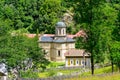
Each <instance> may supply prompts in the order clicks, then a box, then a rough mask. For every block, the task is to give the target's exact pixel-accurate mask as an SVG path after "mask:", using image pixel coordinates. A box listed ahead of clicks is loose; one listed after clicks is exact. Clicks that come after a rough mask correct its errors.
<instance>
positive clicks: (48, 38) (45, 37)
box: [40, 36, 53, 42]
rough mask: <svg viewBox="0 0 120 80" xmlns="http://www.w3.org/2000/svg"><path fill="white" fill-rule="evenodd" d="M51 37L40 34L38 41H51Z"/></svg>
mask: <svg viewBox="0 0 120 80" xmlns="http://www.w3.org/2000/svg"><path fill="white" fill-rule="evenodd" d="M52 41H53V38H52V37H48V36H42V37H41V40H40V42H52Z"/></svg>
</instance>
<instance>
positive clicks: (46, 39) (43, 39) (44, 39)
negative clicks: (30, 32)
mask: <svg viewBox="0 0 120 80" xmlns="http://www.w3.org/2000/svg"><path fill="white" fill-rule="evenodd" d="M39 41H40V42H56V43H61V42H75V40H73V39H72V38H67V39H64V38H58V39H54V36H53V37H51V36H41V37H40V39H39Z"/></svg>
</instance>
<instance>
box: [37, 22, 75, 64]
mask: <svg viewBox="0 0 120 80" xmlns="http://www.w3.org/2000/svg"><path fill="white" fill-rule="evenodd" d="M39 46H40V47H41V48H42V49H43V51H44V52H45V53H46V58H47V59H48V60H50V61H57V62H64V61H65V55H64V54H65V53H66V52H67V51H68V50H71V49H75V40H74V39H73V38H70V37H68V36H67V34H66V25H65V23H64V22H58V23H56V26H55V35H50V36H45V35H42V36H40V37H39Z"/></svg>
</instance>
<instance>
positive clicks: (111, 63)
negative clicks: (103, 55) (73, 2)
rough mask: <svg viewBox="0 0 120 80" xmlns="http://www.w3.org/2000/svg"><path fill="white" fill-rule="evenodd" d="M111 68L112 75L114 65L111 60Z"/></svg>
mask: <svg viewBox="0 0 120 80" xmlns="http://www.w3.org/2000/svg"><path fill="white" fill-rule="evenodd" d="M111 66H112V73H113V72H114V65H113V61H112V60H111Z"/></svg>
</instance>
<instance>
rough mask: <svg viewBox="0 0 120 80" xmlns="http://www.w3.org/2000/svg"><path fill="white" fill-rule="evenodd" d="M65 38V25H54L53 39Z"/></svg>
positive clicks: (62, 23) (60, 23)
mask: <svg viewBox="0 0 120 80" xmlns="http://www.w3.org/2000/svg"><path fill="white" fill-rule="evenodd" d="M63 37H66V25H65V23H64V22H58V23H56V29H55V38H63Z"/></svg>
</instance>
